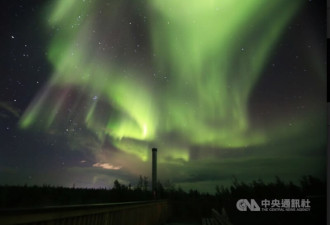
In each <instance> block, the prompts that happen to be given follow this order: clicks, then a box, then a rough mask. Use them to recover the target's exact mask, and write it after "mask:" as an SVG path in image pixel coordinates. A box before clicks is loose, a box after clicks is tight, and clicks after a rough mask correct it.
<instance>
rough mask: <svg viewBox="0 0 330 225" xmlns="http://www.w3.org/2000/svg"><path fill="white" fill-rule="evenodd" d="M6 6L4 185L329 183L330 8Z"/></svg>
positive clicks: (159, 3) (187, 0) (252, 2)
mask: <svg viewBox="0 0 330 225" xmlns="http://www.w3.org/2000/svg"><path fill="white" fill-rule="evenodd" d="M0 4H1V17H2V18H1V36H0V38H1V42H0V43H1V61H0V62H1V64H0V68H1V78H0V79H1V82H0V86H1V92H0V143H1V145H0V146H1V147H0V178H1V179H0V184H20V185H24V184H28V185H34V184H37V185H42V184H50V185H61V186H68V187H72V186H73V185H74V186H75V187H95V188H97V187H111V186H112V184H113V181H114V180H115V179H118V180H119V181H120V182H122V183H125V184H128V183H132V184H134V183H136V182H137V180H138V176H139V175H143V176H148V177H149V178H150V179H151V148H152V147H157V148H158V177H159V179H160V180H161V181H163V182H164V181H165V180H170V181H172V182H174V183H175V184H176V185H177V186H181V187H182V188H183V189H189V188H193V189H198V190H200V191H209V192H213V191H214V190H215V185H221V184H223V185H228V184H230V183H231V181H232V180H233V177H236V178H237V179H238V180H242V181H252V180H255V179H259V178H260V179H263V180H264V181H273V180H274V179H275V176H278V177H280V178H281V179H283V180H285V181H294V182H295V181H297V180H298V179H300V178H301V176H303V175H313V176H316V177H319V178H322V179H325V168H326V158H325V156H326V132H327V131H326V129H327V128H326V2H325V1H316V0H290V1H287V0H268V1H261V0H240V1H239V0H203V1H201V0H180V1H179V0H166V1H164V0H147V1H142V0H136V1H129V0H122V1H118V0H110V1H106V0H104V1H103V0H102V1H101V0H98V1H97V0H72V1H69V0H58V1H41V0H38V1H37V0H35V1H18V0H16V1H13V0H5V1H1V3H0Z"/></svg>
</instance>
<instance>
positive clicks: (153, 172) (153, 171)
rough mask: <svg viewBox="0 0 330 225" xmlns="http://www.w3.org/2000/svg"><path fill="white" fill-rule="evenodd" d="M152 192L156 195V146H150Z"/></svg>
mask: <svg viewBox="0 0 330 225" xmlns="http://www.w3.org/2000/svg"><path fill="white" fill-rule="evenodd" d="M152 192H153V194H154V197H156V192H157V148H152Z"/></svg>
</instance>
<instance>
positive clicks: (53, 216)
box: [0, 200, 170, 225]
mask: <svg viewBox="0 0 330 225" xmlns="http://www.w3.org/2000/svg"><path fill="white" fill-rule="evenodd" d="M169 213H170V211H169V205H168V202H167V201H165V200H161V201H145V202H125V203H111V204H93V205H75V206H56V207H43V208H33V209H14V210H0V224H1V225H12V224H26V225H158V224H162V223H164V222H165V221H166V220H167V219H168V217H169Z"/></svg>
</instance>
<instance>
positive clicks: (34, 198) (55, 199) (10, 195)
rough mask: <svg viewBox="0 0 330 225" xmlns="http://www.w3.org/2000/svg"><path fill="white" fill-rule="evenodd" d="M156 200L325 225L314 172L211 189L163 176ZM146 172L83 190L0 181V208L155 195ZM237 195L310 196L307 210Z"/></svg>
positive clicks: (182, 211) (183, 211)
mask: <svg viewBox="0 0 330 225" xmlns="http://www.w3.org/2000/svg"><path fill="white" fill-rule="evenodd" d="M157 188H158V194H157V195H158V196H157V198H159V199H168V200H169V201H170V203H171V206H172V214H173V217H174V218H176V220H180V219H182V220H185V221H186V220H187V219H191V220H200V219H201V218H202V217H211V209H212V208H215V209H217V210H218V211H219V212H221V211H222V209H223V208H224V209H225V211H226V213H227V215H228V217H229V219H230V220H231V222H232V223H233V224H235V225H239V224H244V225H246V224H254V225H259V224H260V225H262V224H268V225H269V224H300V225H303V224H325V218H326V183H325V182H324V181H321V180H319V179H317V178H315V177H312V176H306V177H303V178H302V179H301V180H300V183H299V184H293V183H291V182H289V183H285V182H283V181H281V180H280V179H279V178H276V179H275V181H274V182H271V183H264V182H263V181H262V180H257V181H252V182H251V183H244V182H239V181H238V180H237V179H234V180H233V183H232V185H231V186H229V187H223V186H216V187H215V194H212V195H211V194H207V193H200V192H199V191H197V190H189V191H184V190H183V189H181V188H180V187H176V186H175V185H174V184H173V183H171V182H169V181H167V182H164V183H160V182H158V187H157ZM153 199H154V196H153V194H152V192H151V191H150V190H149V182H148V178H147V177H142V176H140V178H139V180H138V182H137V184H136V185H134V186H133V185H124V184H121V183H120V182H119V181H118V180H115V181H114V184H113V187H112V188H103V189H86V188H74V187H72V188H66V187H53V186H49V185H44V186H26V185H25V186H0V207H1V208H2V209H4V208H5V209H8V208H27V207H40V206H56V205H77V204H93V203H113V202H127V201H145V200H153ZM239 199H249V200H250V199H255V200H256V201H257V202H260V201H261V200H263V199H268V200H273V199H279V200H281V199H309V200H310V202H311V203H310V206H311V211H310V212H250V211H249V210H248V211H245V212H242V211H239V210H238V209H237V208H236V202H237V201H238V200H239Z"/></svg>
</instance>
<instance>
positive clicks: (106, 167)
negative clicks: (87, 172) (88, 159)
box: [93, 163, 121, 170]
mask: <svg viewBox="0 0 330 225" xmlns="http://www.w3.org/2000/svg"><path fill="white" fill-rule="evenodd" d="M93 167H99V168H103V169H106V170H119V169H121V166H114V165H111V164H109V163H94V164H93Z"/></svg>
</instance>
